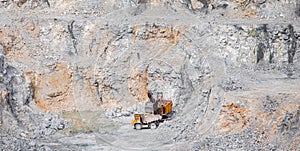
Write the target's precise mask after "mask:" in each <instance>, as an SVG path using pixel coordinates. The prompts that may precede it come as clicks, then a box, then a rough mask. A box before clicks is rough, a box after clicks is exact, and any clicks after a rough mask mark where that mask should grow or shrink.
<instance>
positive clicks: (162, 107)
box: [131, 92, 173, 130]
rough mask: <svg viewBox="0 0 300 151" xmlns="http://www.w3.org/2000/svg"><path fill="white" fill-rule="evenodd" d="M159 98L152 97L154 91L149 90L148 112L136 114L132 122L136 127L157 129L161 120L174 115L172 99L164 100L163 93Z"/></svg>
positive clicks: (146, 110) (146, 104) (146, 109)
mask: <svg viewBox="0 0 300 151" xmlns="http://www.w3.org/2000/svg"><path fill="white" fill-rule="evenodd" d="M158 94H160V97H159V96H158V97H157V99H154V98H153V97H152V93H151V92H149V93H148V96H149V101H148V102H146V103H145V112H146V114H134V119H133V120H132V121H131V124H132V126H133V128H134V129H137V130H139V129H142V128H145V127H146V128H151V129H155V128H156V127H157V126H158V125H159V123H160V122H162V121H164V120H165V119H168V118H169V117H170V116H171V115H172V112H173V111H172V107H173V103H172V100H164V99H163V97H162V93H158Z"/></svg>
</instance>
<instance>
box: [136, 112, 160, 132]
mask: <svg viewBox="0 0 300 151" xmlns="http://www.w3.org/2000/svg"><path fill="white" fill-rule="evenodd" d="M161 119H162V117H161V116H160V115H154V114H134V119H133V120H132V121H131V125H132V126H133V128H134V129H137V130H140V129H142V128H151V129H156V128H157V126H158V125H159V122H160V120H161Z"/></svg>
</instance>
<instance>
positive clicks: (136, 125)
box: [134, 123, 142, 130]
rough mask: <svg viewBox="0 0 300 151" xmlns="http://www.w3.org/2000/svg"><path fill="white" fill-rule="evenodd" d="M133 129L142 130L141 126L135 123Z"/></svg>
mask: <svg viewBox="0 0 300 151" xmlns="http://www.w3.org/2000/svg"><path fill="white" fill-rule="evenodd" d="M134 128H135V129H137V130H140V129H142V125H141V124H140V123H136V124H134Z"/></svg>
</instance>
